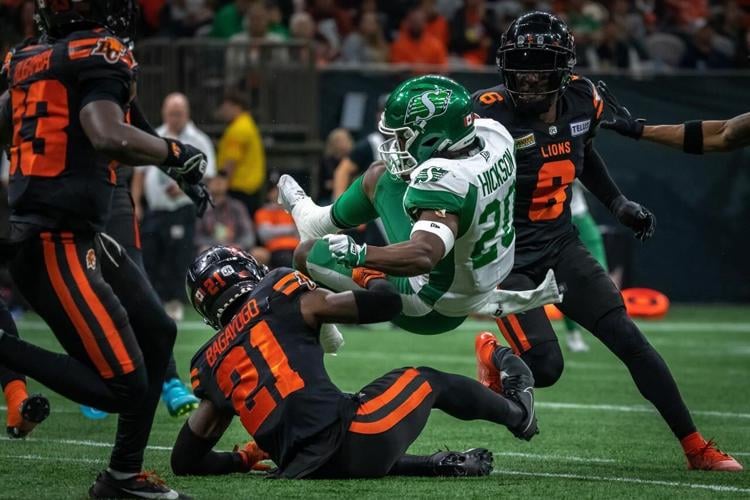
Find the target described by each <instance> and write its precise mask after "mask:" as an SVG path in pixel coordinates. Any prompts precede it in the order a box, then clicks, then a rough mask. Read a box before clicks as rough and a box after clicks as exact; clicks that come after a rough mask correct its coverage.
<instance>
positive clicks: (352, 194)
mask: <svg viewBox="0 0 750 500" xmlns="http://www.w3.org/2000/svg"><path fill="white" fill-rule="evenodd" d="M362 179H363V176H359V177H358V178H357V179H356V180H355V181H354V182H353V183H352V185H351V186H349V188H348V189H347V190H346V191H344V193H343V194H342V195H341V196H340V197H339V199H338V200H336V201H335V202H334V204H333V208H332V209H331V220H332V221H333V224H335V225H336V227H338V228H339V229H348V228H352V227H357V226H359V225H360V224H366V223H367V222H370V221H373V220H375V219H377V218H378V213H377V211H376V210H375V207H374V206H373V205H372V202H371V201H370V199H369V198H368V197H367V194H366V193H365V190H364V189H362ZM399 202H400V201H399Z"/></svg>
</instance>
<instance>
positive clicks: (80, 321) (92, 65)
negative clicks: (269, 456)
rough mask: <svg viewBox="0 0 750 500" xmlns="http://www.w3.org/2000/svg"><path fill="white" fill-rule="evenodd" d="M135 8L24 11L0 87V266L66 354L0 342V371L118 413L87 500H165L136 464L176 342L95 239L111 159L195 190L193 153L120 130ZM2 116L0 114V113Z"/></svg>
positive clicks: (121, 262)
mask: <svg viewBox="0 0 750 500" xmlns="http://www.w3.org/2000/svg"><path fill="white" fill-rule="evenodd" d="M135 12H136V6H135V2H134V0H97V1H93V0H78V1H76V2H69V1H59V2H57V1H56V2H48V1H44V0H38V1H37V14H38V16H39V20H40V23H41V27H42V31H43V36H42V37H41V38H40V39H39V40H30V41H27V42H25V43H23V44H21V45H20V46H18V47H16V48H15V49H14V50H13V51H12V53H11V54H10V55H9V56H8V57H6V59H5V64H4V66H3V73H4V75H5V77H6V78H7V79H8V81H9V82H10V86H9V87H10V101H9V104H10V106H11V109H12V114H11V117H12V121H11V122H10V123H7V122H3V123H0V129H3V130H2V131H0V136H2V137H6V136H7V129H8V128H9V127H10V128H12V138H11V147H10V157H11V166H10V206H11V210H12V213H11V239H12V241H13V242H14V243H15V244H16V245H17V249H18V252H17V253H16V255H15V257H14V259H13V260H12V262H11V264H10V269H11V273H12V275H13V277H14V280H15V282H16V284H17V285H18V286H19V289H20V290H21V293H22V294H23V295H24V297H25V298H26V299H27V300H28V301H29V303H30V304H31V306H32V307H33V309H34V310H35V311H36V312H37V313H38V314H39V315H40V316H41V317H42V318H43V319H44V320H45V321H46V322H47V323H48V324H49V325H50V327H51V329H52V331H53V332H54V334H55V336H56V337H57V338H58V340H59V341H60V343H61V344H62V346H63V348H64V349H65V350H66V351H67V353H68V355H61V354H58V353H54V352H51V351H48V350H45V349H41V348H39V347H36V346H34V345H32V344H29V343H27V342H24V341H21V340H19V339H18V338H15V337H12V336H8V335H3V334H2V333H1V332H0V362H2V363H3V364H5V365H7V366H8V367H10V368H11V369H14V370H16V371H18V372H21V373H24V374H26V375H29V376H31V377H33V378H35V379H37V380H38V381H40V382H41V383H43V384H44V385H47V386H48V387H50V388H51V389H53V390H54V391H56V392H58V393H60V394H62V395H63V396H65V397H67V398H69V399H72V400H74V401H76V402H78V403H81V404H85V405H89V406H97V407H100V408H101V409H103V410H105V411H109V412H113V413H119V414H120V415H119V419H118V426H117V436H116V439H115V446H114V449H113V451H112V455H111V458H110V464H109V467H108V468H107V470H105V471H103V472H102V473H100V474H99V476H98V477H97V479H96V481H95V483H94V484H93V485H92V487H91V489H90V490H89V494H90V495H91V496H92V497H97V498H102V497H103V498H110V497H123V496H129V497H143V498H178V497H179V494H178V493H177V492H176V491H174V490H172V489H170V488H168V487H166V486H164V484H163V482H161V481H158V480H156V479H155V478H154V477H153V475H151V474H144V473H141V467H142V464H143V454H144V450H145V447H146V443H147V441H148V436H149V433H150V431H151V426H152V423H153V417H154V411H155V409H156V405H157V403H158V399H159V394H160V392H161V387H162V381H163V379H164V372H165V370H166V366H167V361H168V359H169V354H170V352H171V349H172V346H173V344H174V339H175V332H176V329H175V325H174V322H173V321H171V319H170V318H169V317H168V316H167V315H166V314H165V313H164V310H163V308H162V307H161V304H160V302H159V300H158V298H157V296H156V294H155V293H154V291H153V289H152V288H151V286H150V285H149V284H148V281H147V280H146V279H145V277H144V276H143V275H142V274H141V272H140V271H139V269H138V267H137V266H136V265H135V264H134V263H133V261H132V260H131V259H129V258H128V257H127V254H126V253H125V251H124V250H123V249H122V247H121V246H120V245H119V244H117V242H116V241H114V240H113V239H112V238H110V237H108V236H106V235H105V234H104V233H103V232H102V231H103V230H104V225H105V224H106V222H107V220H108V217H109V211H110V206H111V197H112V190H113V187H114V183H115V173H114V171H113V169H112V167H113V165H114V162H115V161H117V162H121V163H125V164H128V165H142V164H152V165H161V166H162V168H163V169H164V170H165V171H166V172H167V173H168V174H169V175H171V176H172V177H173V178H175V179H176V180H177V181H178V182H179V183H181V184H183V185H185V186H188V185H195V184H197V183H198V182H200V179H201V177H202V175H203V172H204V171H205V156H204V155H203V153H201V152H200V151H199V150H197V149H196V148H194V147H191V146H189V145H185V144H182V143H180V142H178V141H174V140H171V139H162V138H158V137H154V136H152V135H150V134H148V133H145V132H143V131H141V130H139V129H137V128H135V127H133V126H130V125H128V124H127V123H126V122H125V119H124V117H125V114H126V111H127V108H128V105H129V103H130V102H131V100H132V98H133V96H134V93H135V87H134V85H133V77H134V69H135V67H136V62H135V60H134V58H133V55H132V53H131V51H130V49H129V48H128V45H127V43H125V42H124V41H123V38H122V37H124V36H129V29H130V27H131V26H132V21H133V18H134V16H135ZM3 114H4V113H0V115H3Z"/></svg>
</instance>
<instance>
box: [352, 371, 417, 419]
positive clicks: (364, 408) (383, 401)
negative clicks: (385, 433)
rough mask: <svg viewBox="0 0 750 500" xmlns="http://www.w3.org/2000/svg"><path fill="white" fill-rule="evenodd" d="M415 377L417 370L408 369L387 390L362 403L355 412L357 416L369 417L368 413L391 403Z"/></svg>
mask: <svg viewBox="0 0 750 500" xmlns="http://www.w3.org/2000/svg"><path fill="white" fill-rule="evenodd" d="M417 375H419V372H418V371H417V370H415V369H414V368H409V369H408V370H406V371H405V372H404V373H402V374H401V376H400V377H399V378H397V379H396V381H395V382H393V384H391V386H390V387H389V388H388V389H386V390H385V391H383V393H382V394H380V395H378V396H377V397H374V398H372V399H371V400H369V401H366V402H365V403H363V404H362V405H361V406H360V407H359V409H358V410H357V415H369V414H370V413H375V412H376V411H378V410H379V409H381V408H382V407H384V406H385V405H387V404H388V403H390V402H391V401H393V400H394V399H395V397H396V396H398V395H399V394H400V393H401V391H403V390H404V387H406V386H407V385H409V382H411V381H412V380H414V378H415V377H416V376H417Z"/></svg>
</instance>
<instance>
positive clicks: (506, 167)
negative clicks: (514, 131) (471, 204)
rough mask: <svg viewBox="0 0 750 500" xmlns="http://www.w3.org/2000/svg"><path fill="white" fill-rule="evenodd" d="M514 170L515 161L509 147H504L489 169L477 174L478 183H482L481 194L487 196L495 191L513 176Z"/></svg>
mask: <svg viewBox="0 0 750 500" xmlns="http://www.w3.org/2000/svg"><path fill="white" fill-rule="evenodd" d="M515 171H516V162H515V161H514V159H513V153H512V152H511V150H510V149H506V150H505V154H503V157H502V158H500V159H499V160H498V161H496V162H495V164H494V165H492V166H491V167H490V168H489V170H485V171H484V172H482V173H481V174H479V175H478V176H477V179H478V180H479V183H480V184H481V185H482V196H487V195H488V194H490V193H492V192H494V191H496V190H497V189H498V188H499V187H500V186H502V185H503V184H504V183H505V181H507V180H508V179H510V177H511V176H513V174H514V173H515Z"/></svg>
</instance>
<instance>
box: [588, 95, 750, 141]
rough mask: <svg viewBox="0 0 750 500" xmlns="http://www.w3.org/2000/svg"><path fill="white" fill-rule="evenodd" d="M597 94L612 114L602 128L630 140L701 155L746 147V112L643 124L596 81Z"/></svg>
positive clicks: (749, 132)
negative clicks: (705, 118)
mask: <svg viewBox="0 0 750 500" xmlns="http://www.w3.org/2000/svg"><path fill="white" fill-rule="evenodd" d="M597 86H598V88H599V92H600V93H601V95H602V97H603V98H604V102H605V103H607V106H609V108H610V110H611V111H612V119H611V120H608V121H604V122H602V125H601V126H602V128H606V129H610V130H614V131H615V132H617V133H618V134H620V135H623V136H625V137H630V138H632V139H646V140H647V141H651V142H655V143H657V144H663V145H665V146H670V147H673V148H677V149H682V150H683V151H684V152H686V153H692V154H703V153H714V152H724V151H733V150H735V149H739V148H744V147H746V146H750V113H744V114H741V115H737V116H735V117H734V118H730V119H728V120H706V121H703V120H690V121H687V122H685V123H680V124H676V125H646V120H644V119H643V118H633V115H631V114H630V111H628V108H626V107H625V106H623V105H621V104H620V103H619V102H618V100H617V98H616V97H615V96H614V94H612V92H610V90H609V89H608V88H607V85H606V84H605V83H604V82H602V81H600V82H599V83H598V84H597Z"/></svg>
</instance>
